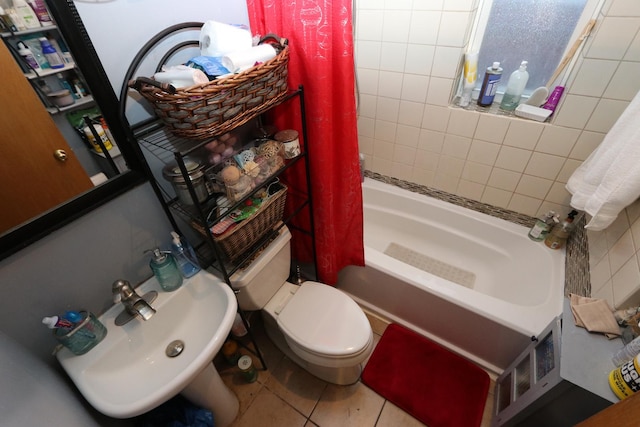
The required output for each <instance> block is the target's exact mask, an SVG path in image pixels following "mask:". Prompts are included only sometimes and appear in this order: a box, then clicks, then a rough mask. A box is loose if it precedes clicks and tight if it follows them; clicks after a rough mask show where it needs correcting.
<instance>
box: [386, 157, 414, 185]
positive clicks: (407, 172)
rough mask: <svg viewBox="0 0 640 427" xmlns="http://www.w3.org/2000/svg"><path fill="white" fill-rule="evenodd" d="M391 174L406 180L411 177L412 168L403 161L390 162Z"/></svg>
mask: <svg viewBox="0 0 640 427" xmlns="http://www.w3.org/2000/svg"><path fill="white" fill-rule="evenodd" d="M391 171H392V172H391V176H392V177H394V178H398V179H402V180H405V181H408V180H410V179H411V175H412V172H413V169H412V168H411V166H408V165H406V164H404V163H399V162H392V163H391Z"/></svg>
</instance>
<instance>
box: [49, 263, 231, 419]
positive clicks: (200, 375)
mask: <svg viewBox="0 0 640 427" xmlns="http://www.w3.org/2000/svg"><path fill="white" fill-rule="evenodd" d="M105 289H106V290H107V291H109V288H108V287H107V288H105ZM136 290H137V292H138V294H140V295H144V294H146V293H147V292H149V291H152V290H155V291H157V292H158V297H157V298H156V299H155V301H153V302H152V304H151V305H152V306H153V308H155V309H156V311H157V312H156V313H155V314H154V315H153V316H152V317H151V318H150V319H149V320H147V321H143V320H142V319H141V318H140V317H137V318H134V319H132V320H131V321H130V322H128V323H127V324H125V325H123V326H116V325H115V323H114V320H115V318H116V316H117V315H118V314H119V313H120V312H121V311H122V310H123V309H124V307H123V305H122V304H115V305H114V306H113V307H111V308H110V309H109V310H108V311H107V312H105V313H104V314H103V315H102V316H100V317H99V318H98V319H99V320H100V321H101V322H102V323H103V324H104V325H105V326H106V328H107V335H106V337H105V338H104V340H102V342H100V343H99V344H98V345H97V346H95V347H94V348H93V349H91V350H90V351H89V352H88V353H86V354H83V355H81V356H76V355H74V354H73V353H71V352H70V351H69V350H68V349H67V348H62V349H61V350H60V351H58V353H57V358H58V360H59V362H60V364H61V365H62V367H63V368H64V370H65V371H66V372H67V374H68V375H69V377H71V379H72V380H73V382H74V383H75V385H76V386H77V387H78V389H79V390H80V392H81V393H82V395H83V396H84V397H85V398H86V399H87V401H89V403H91V405H93V407H95V408H96V409H97V410H99V411H100V412H102V413H103V414H105V415H108V416H111V417H115V418H129V417H134V416H137V415H140V414H142V413H145V412H147V411H149V410H151V409H153V408H155V407H157V406H159V405H160V404H162V403H164V402H165V401H167V400H169V399H170V398H172V397H173V396H175V395H176V394H178V393H182V394H183V395H184V396H185V397H187V398H188V399H189V400H191V401H193V403H195V404H197V405H200V406H202V407H205V408H209V409H211V410H212V412H213V414H214V417H215V421H216V426H221V425H228V424H230V423H231V421H233V419H234V418H235V416H236V414H237V411H238V400H237V398H236V396H235V395H234V394H233V393H232V392H231V391H230V390H229V389H228V388H227V387H226V386H225V385H224V383H223V382H222V380H221V379H220V376H219V375H218V373H217V372H216V370H215V368H214V367H213V363H212V360H213V358H214V356H215V355H216V353H217V352H218V351H219V350H220V348H221V347H222V344H223V343H224V341H225V339H226V338H227V335H228V334H229V331H230V330H231V325H232V323H233V320H234V317H235V314H236V309H237V302H236V298H235V296H234V294H233V291H232V290H231V289H230V288H229V286H228V285H227V284H226V283H224V282H222V281H221V280H220V279H218V278H217V277H215V276H213V275H212V274H210V273H207V272H206V271H200V272H199V273H198V274H196V275H195V276H193V277H191V278H190V279H185V281H184V283H183V285H182V286H181V287H180V288H179V289H177V290H176V291H173V292H164V291H163V290H162V288H161V287H160V285H159V283H158V281H157V280H156V279H155V277H154V278H151V279H149V280H147V281H146V282H144V283H143V284H141V285H140V286H139V287H137V289H136ZM175 340H180V341H182V342H183V343H184V349H183V350H182V352H181V353H180V354H179V355H177V356H175V357H169V356H167V354H166V350H167V346H169V344H170V343H172V342H173V341H175ZM234 408H235V409H234ZM234 411H235V412H234Z"/></svg>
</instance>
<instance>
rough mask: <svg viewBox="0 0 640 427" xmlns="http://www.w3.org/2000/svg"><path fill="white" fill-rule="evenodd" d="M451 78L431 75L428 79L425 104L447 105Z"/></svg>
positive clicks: (451, 84)
mask: <svg viewBox="0 0 640 427" xmlns="http://www.w3.org/2000/svg"><path fill="white" fill-rule="evenodd" d="M452 86H453V79H443V78H440V77H431V79H430V80H429V93H428V94H427V104H431V105H440V106H444V107H446V106H448V105H449V99H450V98H451V87H452Z"/></svg>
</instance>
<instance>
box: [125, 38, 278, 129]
mask: <svg viewBox="0 0 640 427" xmlns="http://www.w3.org/2000/svg"><path fill="white" fill-rule="evenodd" d="M277 40H278V41H279V43H278V44H274V47H275V48H276V51H278V50H279V53H278V54H277V55H276V56H275V58H272V59H270V60H269V61H266V62H264V63H262V64H260V65H257V66H255V67H252V68H250V69H248V70H246V71H243V72H241V73H237V74H234V75H233V76H231V77H226V78H223V79H215V80H212V81H210V82H208V83H205V84H202V85H195V86H190V87H187V88H182V89H174V90H173V91H171V90H170V89H173V87H170V88H168V87H167V86H166V85H159V84H154V81H153V80H151V79H148V78H138V79H135V80H132V81H131V82H129V87H132V88H134V89H136V90H137V91H138V92H139V93H140V94H141V95H142V96H143V97H144V98H145V99H146V100H147V101H149V102H150V103H151V105H152V106H153V109H154V111H155V113H156V115H157V116H158V117H159V118H160V119H161V120H162V121H163V122H164V123H165V125H166V126H167V128H168V129H169V130H170V131H171V132H172V133H173V134H174V135H176V136H181V137H185V138H193V139H204V138H208V137H214V136H218V135H221V134H223V133H226V132H228V131H230V130H232V129H234V128H236V127H238V126H240V125H243V124H245V123H246V122H248V121H249V120H251V119H252V118H253V117H255V116H257V115H259V114H260V113H262V112H264V111H266V110H267V109H269V108H270V107H271V106H273V105H275V104H277V103H278V102H280V101H281V100H282V99H283V98H284V97H285V96H286V95H287V76H288V69H287V65H288V63H289V46H287V41H286V39H277ZM172 92H173V93H172Z"/></svg>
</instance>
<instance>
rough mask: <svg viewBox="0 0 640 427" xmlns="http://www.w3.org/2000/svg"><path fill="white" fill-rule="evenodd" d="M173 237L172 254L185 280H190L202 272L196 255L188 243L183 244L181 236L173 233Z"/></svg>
mask: <svg viewBox="0 0 640 427" xmlns="http://www.w3.org/2000/svg"><path fill="white" fill-rule="evenodd" d="M171 237H172V238H173V241H172V243H171V254H172V255H173V257H174V258H175V260H176V263H177V264H178V268H179V269H180V273H182V276H183V277H184V278H185V279H188V278H189V277H191V276H193V275H195V274H196V273H197V272H198V271H200V266H199V265H198V260H197V258H196V254H195V252H194V251H193V248H192V247H191V245H189V243H188V242H187V241H184V243H183V242H182V241H181V240H180V235H179V234H178V233H176V232H175V231H172V232H171Z"/></svg>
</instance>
